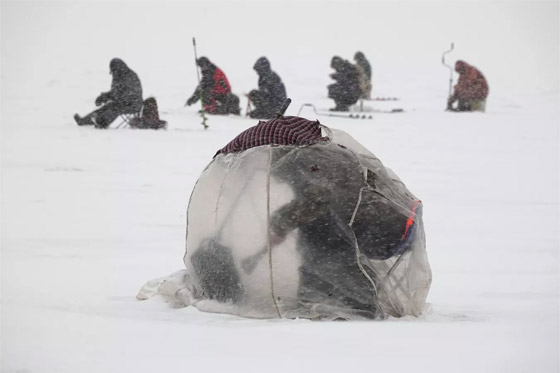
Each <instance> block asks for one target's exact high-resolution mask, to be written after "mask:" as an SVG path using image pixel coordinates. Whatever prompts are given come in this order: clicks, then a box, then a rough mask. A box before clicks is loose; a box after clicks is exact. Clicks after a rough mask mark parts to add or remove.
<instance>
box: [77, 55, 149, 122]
mask: <svg viewBox="0 0 560 373" xmlns="http://www.w3.org/2000/svg"><path fill="white" fill-rule="evenodd" d="M109 70H110V73H111V74H112V75H113V81H112V83H111V90H110V91H109V92H104V93H101V94H100V95H99V97H97V98H96V99H95V105H96V106H101V107H100V108H99V109H97V110H95V111H93V112H91V113H90V114H88V115H86V116H85V117H83V118H82V117H80V115H78V114H74V120H75V121H76V123H77V124H78V125H79V126H88V125H93V126H95V128H107V127H109V126H110V125H111V123H112V122H113V121H114V120H115V119H117V118H118V117H119V116H120V115H123V114H138V113H139V112H140V110H141V109H142V84H141V83H140V79H139V78H138V75H137V74H136V73H135V72H134V71H132V70H131V69H130V68H129V67H128V66H127V65H126V64H125V63H124V61H122V60H121V59H119V58H113V59H112V60H111V62H110V64H109Z"/></svg>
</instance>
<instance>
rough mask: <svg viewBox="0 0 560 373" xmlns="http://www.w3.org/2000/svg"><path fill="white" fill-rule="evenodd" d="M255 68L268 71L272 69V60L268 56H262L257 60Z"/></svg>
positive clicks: (257, 70) (258, 70)
mask: <svg viewBox="0 0 560 373" xmlns="http://www.w3.org/2000/svg"><path fill="white" fill-rule="evenodd" d="M253 69H254V70H255V71H256V72H260V71H268V70H270V62H269V61H268V59H267V58H266V57H260V58H259V59H258V60H257V62H255V65H254V66H253Z"/></svg>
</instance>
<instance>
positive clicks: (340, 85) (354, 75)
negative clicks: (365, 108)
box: [327, 56, 361, 111]
mask: <svg viewBox="0 0 560 373" xmlns="http://www.w3.org/2000/svg"><path fill="white" fill-rule="evenodd" d="M331 67H332V68H333V69H334V70H335V72H334V73H333V74H331V75H330V77H331V78H333V79H334V80H335V81H336V83H334V84H331V85H329V86H328V87H327V88H328V90H329V98H332V99H334V102H335V104H336V107H335V108H333V109H331V111H348V109H349V107H350V105H354V104H355V103H356V102H357V101H358V99H359V98H360V94H361V90H360V76H359V73H358V70H357V69H356V67H355V66H354V65H352V64H351V63H350V62H348V61H346V60H343V59H342V58H340V57H338V56H334V57H333V58H332V60H331Z"/></svg>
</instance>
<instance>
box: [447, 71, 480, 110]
mask: <svg viewBox="0 0 560 373" xmlns="http://www.w3.org/2000/svg"><path fill="white" fill-rule="evenodd" d="M455 71H456V72H457V73H459V80H458V82H457V84H456V85H455V89H454V91H453V95H452V96H451V97H450V98H449V100H448V102H447V110H452V111H484V110H485V109H486V98H487V97H488V83H487V82H486V78H485V77H484V75H482V73H481V72H480V71H479V70H478V69H477V68H476V67H474V66H471V65H469V64H468V63H466V62H465V61H461V60H459V61H457V62H456V63H455ZM455 101H458V106H457V108H453V103H455Z"/></svg>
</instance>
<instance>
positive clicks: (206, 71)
mask: <svg viewBox="0 0 560 373" xmlns="http://www.w3.org/2000/svg"><path fill="white" fill-rule="evenodd" d="M196 63H197V65H198V66H199V67H200V70H201V72H202V79H201V80H200V84H199V85H198V86H197V87H196V89H195V91H194V93H193V94H192V96H191V97H190V98H189V99H188V100H187V103H186V105H187V106H190V105H192V104H194V103H196V102H197V101H198V100H200V99H202V104H203V107H204V111H206V112H207V113H209V114H221V115H226V114H237V115H239V114H240V112H241V109H240V107H239V97H237V96H236V95H234V94H233V93H231V86H230V84H229V81H228V79H227V77H226V74H224V72H223V71H222V70H221V69H220V68H219V67H217V66H216V65H214V64H213V63H212V62H210V60H209V59H208V58H207V57H200V58H199V59H198V60H197V61H196Z"/></svg>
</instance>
